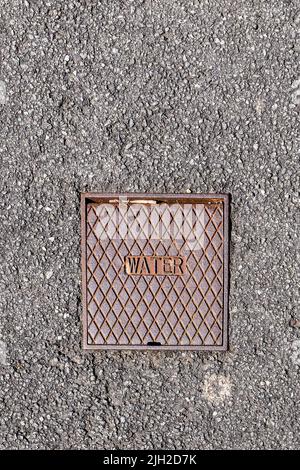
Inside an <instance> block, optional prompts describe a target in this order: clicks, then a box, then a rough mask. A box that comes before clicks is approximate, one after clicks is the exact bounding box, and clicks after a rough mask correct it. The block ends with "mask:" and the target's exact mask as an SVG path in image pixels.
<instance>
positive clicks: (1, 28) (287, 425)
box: [0, 0, 300, 449]
mask: <svg viewBox="0 0 300 470" xmlns="http://www.w3.org/2000/svg"><path fill="white" fill-rule="evenodd" d="M297 6H298V2H296V1H290V0H201V1H200V0H199V1H198V0H164V1H161V0H152V1H150V0H131V1H130V0H128V1H126V2H124V1H120V0H114V1H109V0H104V1H100V0H99V1H97V0H73V1H71V0H61V1H59V0H57V1H51V0H27V1H26V0H0V44H1V62H0V66H1V69H0V120H1V121H0V126H1V127H0V129H1V142H0V159H1V169H0V184H1V201H0V206H1V221H0V250H1V263H0V319H1V323H0V416H1V419H0V446H1V448H2V449H9V448H13V449H16V448H20V449H21V448H22V449H23V448H28V449H44V448H46V449H54V448H56V449H57V448H59V449H61V448H83V449H93V448H104V449H109V448H112V449H113V448H122V449H142V448H146V449H190V448H194V449H212V448H222V449H226V448H227V449H229V448H243V449H263V448H269V449H271V448H273V449H278V448H285V449H295V448H298V449H299V448H300V424H299V414H300V393H299V367H300V328H299V327H297V322H296V323H295V321H293V320H299V319H300V305H299V304H300V302H299V300H300V299H299V241H298V240H299V202H300V194H299V175H300V172H299V154H298V153H297V134H298V123H297V118H298V112H299V101H300V99H299V84H300V82H299V76H300V72H299V67H298V64H299V32H300V17H299V16H297ZM298 135H299V134H298ZM86 190H90V191H92V190H97V191H141V192H143V191H153V192H168V193H169V192H170V193H171V192H186V191H191V192H228V193H231V195H232V214H231V218H232V233H231V281H230V287H231V291H230V318H231V320H230V330H231V331H230V345H231V346H230V351H229V352H228V353H225V354H224V353H222V354H221V353H219V354H217V353H213V354H211V353H172V352H164V353H162V352H158V353H156V352H150V353H141V352H122V353H118V352H110V353H108V352H107V353H105V352H104V353H96V354H83V353H82V351H81V345H80V341H81V324H80V317H81V293H80V245H79V243H80V216H79V200H80V191H86Z"/></svg>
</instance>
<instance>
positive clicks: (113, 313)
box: [81, 193, 229, 351]
mask: <svg viewBox="0 0 300 470" xmlns="http://www.w3.org/2000/svg"><path fill="white" fill-rule="evenodd" d="M81 205H82V228H81V231H82V285H83V348H84V349H87V350H100V349H198V350H222V351H224V350H226V349H227V344H228V338H227V336H228V332H227V318H228V219H229V215H228V213H229V207H228V206H229V198H228V196H227V195H224V194H189V195H186V194H174V195H167V194H98V193H84V194H82V201H81Z"/></svg>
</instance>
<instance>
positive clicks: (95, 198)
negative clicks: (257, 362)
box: [80, 192, 230, 352]
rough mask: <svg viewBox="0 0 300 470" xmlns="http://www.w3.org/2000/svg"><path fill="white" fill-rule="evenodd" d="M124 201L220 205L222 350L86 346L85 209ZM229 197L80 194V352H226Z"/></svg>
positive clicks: (201, 347)
mask: <svg viewBox="0 0 300 470" xmlns="http://www.w3.org/2000/svg"><path fill="white" fill-rule="evenodd" d="M122 196H123V197H127V198H128V199H131V200H132V199H144V200H146V199H159V200H160V201H166V202H174V203H175V202H179V201H184V200H185V201H187V202H192V201H195V203H201V202H222V203H223V205H224V221H223V224H224V225H223V226H224V262H223V330H222V335H223V338H222V340H223V341H222V345H221V346H205V345H204V346H187V345H182V346H174V345H169V346H166V345H163V346H148V345H142V346H139V345H117V344H112V345H106V344H105V345H89V344H88V342H87V339H88V332H87V318H88V313H87V268H86V260H87V255H86V207H87V203H88V202H100V201H107V200H109V199H118V198H119V197H122ZM229 205H230V195H229V194H222V193H220V194H214V193H208V194H184V193H183V194H181V193H179V194H164V193H98V192H83V193H81V204H80V206H81V269H82V308H83V313H82V325H83V337H82V348H83V350H84V351H90V352H92V351H103V350H104V351H106V350H115V351H118V350H119V351H121V350H126V349H127V350H128V349H129V350H135V351H155V350H156V351H166V350H169V351H189V350H190V351H204V352H205V351H215V352H218V351H228V348H229V340H228V335H229V331H228V323H229V241H230V239H229V236H230V234H229V229H230V225H229V222H230V207H229Z"/></svg>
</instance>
